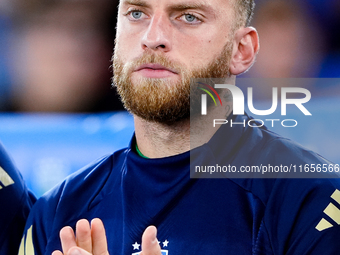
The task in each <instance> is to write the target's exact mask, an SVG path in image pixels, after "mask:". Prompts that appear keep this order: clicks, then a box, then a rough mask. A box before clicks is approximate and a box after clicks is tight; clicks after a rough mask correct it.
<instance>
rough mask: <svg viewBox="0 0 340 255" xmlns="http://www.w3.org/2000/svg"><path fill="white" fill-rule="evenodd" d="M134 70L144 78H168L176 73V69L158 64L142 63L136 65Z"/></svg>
mask: <svg viewBox="0 0 340 255" xmlns="http://www.w3.org/2000/svg"><path fill="white" fill-rule="evenodd" d="M134 72H135V73H138V74H140V75H142V76H144V77H146V78H168V77H171V76H173V75H178V72H177V71H175V70H173V69H171V68H167V67H164V66H162V65H160V64H144V65H141V66H139V67H137V68H136V69H135V71H134Z"/></svg>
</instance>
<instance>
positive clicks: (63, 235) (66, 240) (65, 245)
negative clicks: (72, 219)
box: [59, 226, 77, 254]
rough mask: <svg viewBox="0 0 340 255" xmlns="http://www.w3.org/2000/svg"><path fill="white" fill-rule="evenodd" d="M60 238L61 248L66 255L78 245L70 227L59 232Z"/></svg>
mask: <svg viewBox="0 0 340 255" xmlns="http://www.w3.org/2000/svg"><path fill="white" fill-rule="evenodd" d="M59 236H60V241H61V247H62V249H63V253H64V254H67V252H68V250H69V249H70V248H71V247H73V246H76V245H77V243H76V238H75V236H74V232H73V229H72V228H71V227H69V226H67V227H63V228H62V229H61V230H60V232H59Z"/></svg>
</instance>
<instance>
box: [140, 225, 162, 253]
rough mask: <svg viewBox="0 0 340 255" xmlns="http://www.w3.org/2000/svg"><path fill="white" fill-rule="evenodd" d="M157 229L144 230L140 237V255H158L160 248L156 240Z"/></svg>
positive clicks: (148, 228) (150, 227)
mask: <svg viewBox="0 0 340 255" xmlns="http://www.w3.org/2000/svg"><path fill="white" fill-rule="evenodd" d="M156 236H157V228H156V227H155V226H149V227H147V228H146V229H145V231H144V233H143V236H142V253H141V254H142V255H160V254H161V247H160V246H159V244H158V240H157V237H156Z"/></svg>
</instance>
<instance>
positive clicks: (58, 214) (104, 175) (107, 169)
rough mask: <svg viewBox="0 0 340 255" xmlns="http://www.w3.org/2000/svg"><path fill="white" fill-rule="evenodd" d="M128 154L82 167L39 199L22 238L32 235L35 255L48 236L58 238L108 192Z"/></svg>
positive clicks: (109, 157) (123, 151)
mask: <svg viewBox="0 0 340 255" xmlns="http://www.w3.org/2000/svg"><path fill="white" fill-rule="evenodd" d="M127 151H128V150H127V149H126V150H120V151H117V152H115V153H114V154H111V155H108V156H105V157H103V158H101V159H99V160H97V161H95V162H93V163H91V164H89V165H87V166H85V167H84V168H82V169H80V170H79V171H77V172H75V173H74V174H72V175H70V176H69V177H67V178H66V179H65V180H64V181H63V182H62V183H60V184H58V185H57V186H56V187H54V188H52V189H51V190H50V191H48V192H47V193H46V194H44V195H43V196H42V197H41V198H39V199H38V201H37V202H36V203H35V205H34V206H33V208H32V210H31V213H30V215H29V218H28V220H27V222H26V227H25V238H26V239H27V238H28V239H29V237H30V236H31V242H32V240H33V246H34V250H35V252H36V254H44V249H45V248H46V245H47V243H48V241H49V239H50V238H51V236H58V233H59V231H60V229H61V228H62V227H64V226H66V225H70V222H73V221H74V218H76V217H79V215H84V214H86V213H87V212H88V211H89V210H90V209H91V207H92V206H94V205H95V204H96V203H98V202H99V201H100V199H101V198H102V197H103V196H105V193H107V192H109V186H110V185H111V184H112V183H114V182H115V180H117V179H119V171H121V168H122V166H123V164H124V160H125V154H126V152H127ZM26 243H27V241H26Z"/></svg>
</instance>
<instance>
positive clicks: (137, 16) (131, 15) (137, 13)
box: [124, 9, 145, 21]
mask: <svg viewBox="0 0 340 255" xmlns="http://www.w3.org/2000/svg"><path fill="white" fill-rule="evenodd" d="M144 15H145V14H144V12H142V11H141V10H138V9H132V10H129V11H128V12H126V13H125V14H124V16H127V17H128V19H129V20H131V21H137V20H141V19H143V18H145V17H144Z"/></svg>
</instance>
